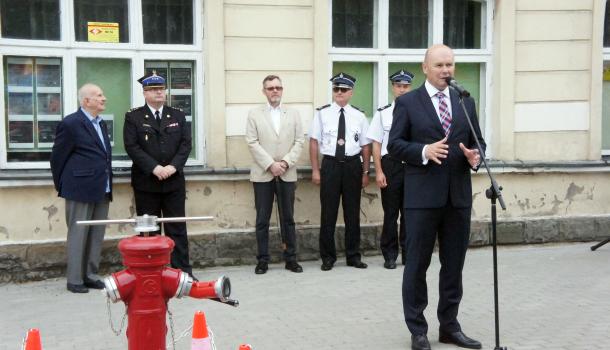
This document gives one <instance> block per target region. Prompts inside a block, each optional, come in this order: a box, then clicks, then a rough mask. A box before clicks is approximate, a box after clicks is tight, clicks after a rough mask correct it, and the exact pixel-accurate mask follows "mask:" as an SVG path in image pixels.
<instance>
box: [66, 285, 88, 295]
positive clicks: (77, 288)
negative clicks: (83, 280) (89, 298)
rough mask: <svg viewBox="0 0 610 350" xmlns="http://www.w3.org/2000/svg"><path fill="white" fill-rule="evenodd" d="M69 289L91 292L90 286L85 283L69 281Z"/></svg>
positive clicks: (75, 291) (71, 290) (74, 291)
mask: <svg viewBox="0 0 610 350" xmlns="http://www.w3.org/2000/svg"><path fill="white" fill-rule="evenodd" d="M68 290H69V291H70V292H72V293H89V288H87V287H85V285H84V284H72V283H68Z"/></svg>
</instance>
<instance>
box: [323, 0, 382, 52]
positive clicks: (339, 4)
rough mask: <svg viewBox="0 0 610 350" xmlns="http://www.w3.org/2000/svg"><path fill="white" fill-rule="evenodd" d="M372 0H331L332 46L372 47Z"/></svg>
mask: <svg viewBox="0 0 610 350" xmlns="http://www.w3.org/2000/svg"><path fill="white" fill-rule="evenodd" d="M374 12H375V10H374V1H370V0H334V1H333V29H332V30H333V46H336V47H373V38H374V35H373V31H374V27H373V18H374Z"/></svg>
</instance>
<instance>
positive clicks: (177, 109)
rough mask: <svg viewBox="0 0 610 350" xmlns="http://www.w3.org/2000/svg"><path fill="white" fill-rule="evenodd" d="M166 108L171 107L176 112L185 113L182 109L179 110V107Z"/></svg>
mask: <svg viewBox="0 0 610 350" xmlns="http://www.w3.org/2000/svg"><path fill="white" fill-rule="evenodd" d="M166 107H169V108H170V109H174V110H176V111H180V112H182V113H184V111H183V110H182V108H178V107H172V106H166Z"/></svg>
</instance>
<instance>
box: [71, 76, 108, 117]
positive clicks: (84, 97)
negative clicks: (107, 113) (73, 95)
mask: <svg viewBox="0 0 610 350" xmlns="http://www.w3.org/2000/svg"><path fill="white" fill-rule="evenodd" d="M78 102H79V104H80V106H81V107H82V108H83V109H84V110H86V111H87V112H88V113H89V114H91V115H92V116H94V117H97V116H98V115H99V114H100V113H101V112H103V111H104V109H106V96H104V92H103V91H102V89H101V88H100V87H99V86H97V85H95V84H91V83H87V84H85V85H83V86H81V88H80V89H78Z"/></svg>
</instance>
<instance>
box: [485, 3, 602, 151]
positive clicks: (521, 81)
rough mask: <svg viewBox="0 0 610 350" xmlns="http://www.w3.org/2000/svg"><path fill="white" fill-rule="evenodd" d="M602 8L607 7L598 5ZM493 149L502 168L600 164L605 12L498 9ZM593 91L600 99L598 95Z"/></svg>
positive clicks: (526, 6) (595, 7)
mask: <svg viewBox="0 0 610 350" xmlns="http://www.w3.org/2000/svg"><path fill="white" fill-rule="evenodd" d="M597 2H599V3H601V1H597ZM496 4H497V6H498V8H497V14H498V15H497V16H496V21H495V23H494V28H495V31H494V32H495V37H494V39H495V40H494V45H495V46H494V63H495V67H496V71H495V72H494V74H493V76H494V89H493V92H494V95H493V96H494V107H493V111H494V114H495V115H496V118H494V125H497V126H498V128H497V129H496V130H497V131H496V132H494V135H497V136H500V137H499V139H494V142H493V145H494V147H495V148H494V149H495V150H496V151H497V152H496V153H495V155H496V157H495V158H498V159H502V160H523V161H530V160H542V161H566V160H597V159H599V158H600V133H599V127H600V116H599V115H600V113H601V111H600V109H599V105H600V104H601V100H600V97H599V96H600V95H599V94H598V93H597V91H595V90H594V89H593V88H594V87H596V86H598V85H599V83H598V82H597V80H600V79H597V78H594V79H592V77H596V75H593V72H598V71H599V69H600V67H601V61H600V59H598V58H597V57H600V58H601V46H600V43H599V42H598V40H597V39H596V38H599V36H600V32H601V28H600V27H601V26H599V25H596V23H599V18H603V13H602V12H601V11H602V10H603V6H602V7H601V8H600V4H597V3H595V2H594V1H593V0H582V1H581V0H578V1H576V0H572V1H568V0H561V1H555V0H545V1H529V0H518V1H514V2H513V1H502V2H496ZM592 91H595V92H594V93H592Z"/></svg>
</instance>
